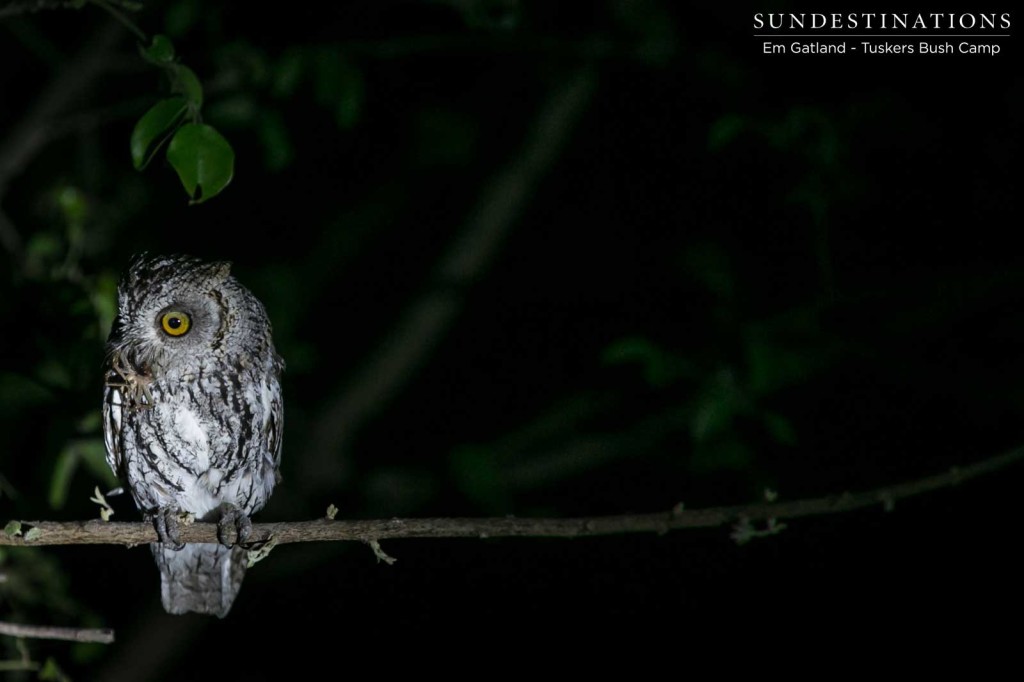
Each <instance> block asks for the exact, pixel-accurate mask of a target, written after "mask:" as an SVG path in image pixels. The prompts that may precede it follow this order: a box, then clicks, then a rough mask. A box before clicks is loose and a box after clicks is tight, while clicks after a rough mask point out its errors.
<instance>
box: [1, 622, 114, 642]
mask: <svg viewBox="0 0 1024 682" xmlns="http://www.w3.org/2000/svg"><path fill="white" fill-rule="evenodd" d="M0 635H10V636H11V637H32V638H33V639H62V640H66V641H69V642H97V643H99V644H113V642H114V631H113V630H111V629H109V628H98V629H97V628H58V627H50V626H46V625H22V624H20V623H7V622H4V621H0Z"/></svg>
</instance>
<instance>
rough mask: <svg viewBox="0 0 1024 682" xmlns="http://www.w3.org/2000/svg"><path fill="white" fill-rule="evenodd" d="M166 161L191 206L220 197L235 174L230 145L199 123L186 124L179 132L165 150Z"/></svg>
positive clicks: (213, 131)
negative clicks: (168, 162)
mask: <svg viewBox="0 0 1024 682" xmlns="http://www.w3.org/2000/svg"><path fill="white" fill-rule="evenodd" d="M167 160H168V161H170V162H171V165H172V166H174V170H176V171H177V172H178V177H179V178H180V179H181V184H182V185H183V186H184V187H185V191H186V192H188V195H189V197H190V198H191V202H190V203H193V204H199V203H202V202H204V201H206V200H207V199H209V198H211V197H215V196H217V195H218V194H220V193H221V191H222V190H223V189H224V188H225V187H227V186H228V183H230V182H231V178H232V177H233V176H234V173H235V152H234V150H233V149H232V148H231V145H230V144H228V141H227V140H225V139H224V137H223V136H222V135H221V134H220V133H218V132H217V130H216V129H215V128H213V127H212V126H209V125H205V124H201V123H188V124H186V125H183V126H182V127H181V129H180V130H178V132H177V133H176V134H175V135H174V138H173V139H172V140H171V144H170V145H169V146H168V147H167Z"/></svg>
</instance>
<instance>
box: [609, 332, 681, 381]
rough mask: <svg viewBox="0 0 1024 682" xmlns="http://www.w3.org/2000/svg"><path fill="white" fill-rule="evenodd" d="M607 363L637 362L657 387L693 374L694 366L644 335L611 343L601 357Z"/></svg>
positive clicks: (645, 377)
mask: <svg viewBox="0 0 1024 682" xmlns="http://www.w3.org/2000/svg"><path fill="white" fill-rule="evenodd" d="M601 360H602V362H603V363H604V364H605V365H621V364H630V363H636V364H639V365H640V366H641V368H642V369H643V374H644V380H645V381H646V382H647V383H648V384H650V385H651V386H654V387H656V388H658V387H663V386H668V385H669V384H671V383H672V382H674V381H676V380H678V379H681V378H685V377H688V376H691V375H692V373H693V368H692V367H691V366H690V364H689V363H688V362H687V361H685V360H684V359H683V358H679V357H676V356H674V355H672V354H671V353H669V352H667V351H665V350H664V349H662V348H660V347H659V346H658V345H656V344H655V343H653V342H652V341H650V340H648V339H645V338H643V337H639V336H638V337H628V338H624V339H620V340H618V341H616V342H614V343H612V344H611V345H609V346H608V347H607V348H606V349H605V351H604V354H603V355H602V357H601Z"/></svg>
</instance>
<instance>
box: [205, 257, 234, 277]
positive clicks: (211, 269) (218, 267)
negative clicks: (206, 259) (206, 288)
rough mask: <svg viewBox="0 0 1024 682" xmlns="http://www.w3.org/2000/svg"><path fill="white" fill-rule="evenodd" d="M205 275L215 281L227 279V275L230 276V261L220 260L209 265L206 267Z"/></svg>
mask: <svg viewBox="0 0 1024 682" xmlns="http://www.w3.org/2000/svg"><path fill="white" fill-rule="evenodd" d="M205 269H206V272H207V274H208V275H209V276H210V277H211V278H212V279H215V280H218V281H219V280H222V279H227V277H228V275H230V274H231V261H229V260H221V261H216V262H214V263H210V264H209V265H207V266H206V268H205Z"/></svg>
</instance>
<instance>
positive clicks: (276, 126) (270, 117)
mask: <svg viewBox="0 0 1024 682" xmlns="http://www.w3.org/2000/svg"><path fill="white" fill-rule="evenodd" d="M258 132H259V135H260V142H262V143H263V157H264V162H265V163H266V164H267V168H268V169H269V170H271V171H279V170H281V169H282V168H284V167H285V166H287V165H288V164H289V163H290V162H291V160H292V155H293V151H292V144H291V140H290V139H289V136H288V127H287V126H286V125H285V124H284V119H282V118H281V115H280V114H278V113H277V112H276V111H265V112H264V113H263V116H262V117H260V123H259V129H258Z"/></svg>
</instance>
